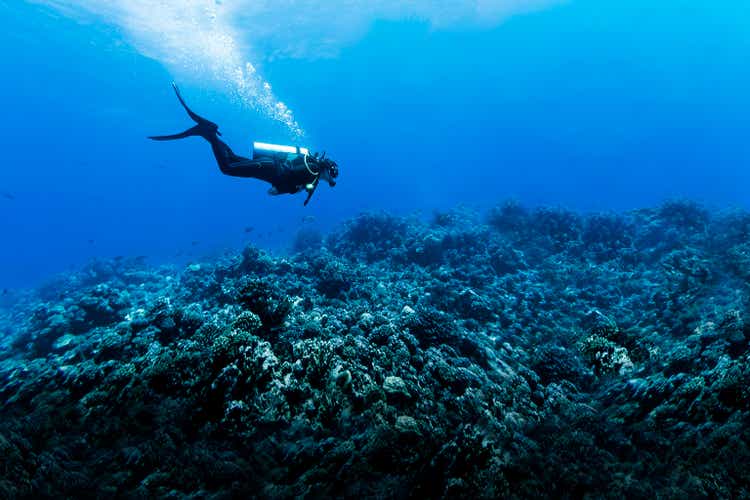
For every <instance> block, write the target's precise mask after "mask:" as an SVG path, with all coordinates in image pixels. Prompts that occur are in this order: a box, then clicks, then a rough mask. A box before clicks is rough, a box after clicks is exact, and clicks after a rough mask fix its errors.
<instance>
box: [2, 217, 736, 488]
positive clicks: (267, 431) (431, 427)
mask: <svg viewBox="0 0 750 500" xmlns="http://www.w3.org/2000/svg"><path fill="white" fill-rule="evenodd" d="M749 230H750V213H748V212H745V211H731V212H714V211H710V210H707V209H705V208H703V207H701V206H698V205H696V204H693V203H688V202H671V203H667V204H664V205H662V206H660V207H657V208H653V209H644V210H637V211H632V212H628V213H623V214H604V215H602V214H598V215H580V214H576V213H573V212H569V211H565V210H561V209H546V208H541V209H534V210H527V209H525V208H523V207H522V206H519V205H518V204H516V203H506V204H503V205H501V206H498V207H497V208H496V209H494V210H492V211H490V213H488V214H483V215H479V214H476V213H473V212H472V211H469V210H463V209H459V210H455V211H452V212H446V213H438V214H435V216H434V218H433V220H432V221H431V222H429V223H427V222H420V221H419V220H418V219H412V218H400V217H394V216H390V215H387V214H367V215H362V216H360V217H358V218H356V219H353V220H351V221H349V222H348V223H346V224H344V225H343V226H342V227H341V228H340V230H338V231H336V232H334V233H332V234H330V235H327V236H325V237H324V236H322V235H320V234H319V233H316V232H315V231H313V230H310V229H307V230H305V231H302V232H301V233H300V234H299V235H298V237H297V239H296V241H295V245H294V249H295V252H294V253H293V254H292V255H291V256H288V257H283V258H282V257H272V256H270V255H268V254H266V253H264V252H262V251H259V250H258V249H256V248H254V247H248V248H246V249H245V250H244V251H243V252H242V253H241V254H240V255H235V256H229V257H225V258H221V259H217V260H215V261H211V262H200V263H194V264H191V265H189V266H187V267H186V268H184V269H179V270H176V269H174V268H170V267H160V268H153V267H149V266H147V265H146V264H145V263H144V262H143V261H142V260H139V259H119V260H112V261H97V262H94V263H92V264H91V265H89V266H88V267H86V268H85V269H83V270H81V271H80V272H76V273H73V274H69V275H66V276H62V277H60V278H59V279H57V280H55V281H54V282H52V283H50V284H49V285H47V286H45V287H43V288H41V289H39V290H37V291H35V292H32V293H27V294H25V295H23V296H22V297H19V298H17V302H16V303H15V305H13V306H12V307H9V308H7V309H5V310H3V312H2V313H1V314H2V317H0V325H2V331H3V335H4V337H5V339H6V340H5V342H3V344H2V347H0V400H2V401H3V404H2V409H1V410H0V496H1V497H40V496H47V497H55V498H61V497H76V498H80V497H94V496H96V497H118V498H147V497H149V498H154V497H169V498H182V497H190V498H247V497H292V496H303V497H313V498H316V497H324V496H325V497H328V496H335V497H338V496H346V497H349V496H360V497H375V498H390V497H399V498H400V497H419V498H422V497H441V496H443V497H465V498H477V497H504V498H542V497H567V498H580V497H591V498H594V497H595V498H600V497H607V498H615V497H616V498H622V497H627V498H701V497H702V498H716V497H719V498H740V497H748V496H750V472H749V471H750V468H749V467H750V449H749V448H748V444H749V443H750V425H749V424H750V419H749V418H748V415H749V412H750V354H749V353H750V350H749V349H748V340H750V318H748V312H749V311H750V309H749V308H748V296H749V291H750V290H749V289H748V279H750V239H749V238H748V235H749Z"/></svg>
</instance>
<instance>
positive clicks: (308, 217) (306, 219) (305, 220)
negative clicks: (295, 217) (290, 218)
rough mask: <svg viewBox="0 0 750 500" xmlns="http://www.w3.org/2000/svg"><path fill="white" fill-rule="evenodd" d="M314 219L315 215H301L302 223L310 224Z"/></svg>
mask: <svg viewBox="0 0 750 500" xmlns="http://www.w3.org/2000/svg"><path fill="white" fill-rule="evenodd" d="M315 220H316V219H315V216H313V215H305V216H304V217H302V224H312V223H313V222H315Z"/></svg>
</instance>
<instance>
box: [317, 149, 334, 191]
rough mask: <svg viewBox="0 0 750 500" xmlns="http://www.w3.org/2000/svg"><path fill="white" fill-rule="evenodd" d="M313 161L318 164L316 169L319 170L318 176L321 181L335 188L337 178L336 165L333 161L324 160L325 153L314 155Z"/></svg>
mask: <svg viewBox="0 0 750 500" xmlns="http://www.w3.org/2000/svg"><path fill="white" fill-rule="evenodd" d="M315 159H316V160H317V162H318V168H320V176H321V177H322V178H323V180H325V181H327V182H328V184H329V185H330V186H331V187H333V186H335V185H336V177H338V176H339V166H338V164H337V163H336V162H335V161H333V160H331V159H329V158H326V154H325V153H323V154H322V155H320V156H318V155H315Z"/></svg>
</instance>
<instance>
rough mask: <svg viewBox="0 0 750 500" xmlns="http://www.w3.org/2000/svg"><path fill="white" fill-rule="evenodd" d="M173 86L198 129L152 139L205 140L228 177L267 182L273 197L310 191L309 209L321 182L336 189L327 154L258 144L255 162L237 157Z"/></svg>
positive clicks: (335, 173)
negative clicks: (249, 178)
mask: <svg viewBox="0 0 750 500" xmlns="http://www.w3.org/2000/svg"><path fill="white" fill-rule="evenodd" d="M172 86H173V87H174V91H175V94H177V99H179V100H180V104H182V107H184V108H185V111H187V114H188V115H189V116H190V118H192V119H193V121H194V122H195V123H197V125H196V126H195V127H192V128H190V129H188V130H186V131H184V132H182V133H181V134H174V135H157V136H152V137H149V139H153V140H155V141H172V140H175V139H183V138H185V137H192V136H200V137H203V138H204V139H206V140H207V141H208V142H209V143H210V144H211V149H212V150H213V152H214V156H215V157H216V162H217V163H218V164H219V168H220V169H221V171H222V172H223V173H224V174H226V175H231V176H233V177H251V178H253V179H260V180H262V181H266V182H268V183H270V184H271V186H272V187H271V189H270V190H269V191H268V192H269V193H270V194H295V193H299V192H300V191H302V190H303V189H304V190H306V191H307V198H306V199H305V205H307V203H308V202H309V201H310V198H311V197H312V195H313V193H314V192H315V189H317V187H318V183H319V182H320V180H321V179H323V180H325V181H327V182H328V184H329V185H330V186H331V187H333V186H335V185H336V177H338V175H339V168H338V165H337V164H336V162H335V161H333V160H330V159H328V158H326V157H325V153H323V154H322V155H318V154H312V155H310V154H309V153H308V151H307V150H306V149H304V148H299V147H291V146H275V145H272V144H261V143H256V144H255V146H256V147H255V150H254V151H253V158H252V159H250V158H243V157H242V156H238V155H236V154H234V152H233V151H232V150H231V149H230V148H229V146H227V145H226V143H224V141H222V140H221V139H219V137H218V136H220V135H221V133H220V132H219V126H218V125H216V124H215V123H213V122H210V121H208V120H206V119H205V118H203V117H201V116H198V115H197V114H195V113H193V111H192V110H191V109H190V108H188V106H187V104H185V101H184V100H183V99H182V95H180V90H179V89H178V88H177V85H175V84H174V83H173V84H172Z"/></svg>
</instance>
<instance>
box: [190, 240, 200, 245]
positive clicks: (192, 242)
mask: <svg viewBox="0 0 750 500" xmlns="http://www.w3.org/2000/svg"><path fill="white" fill-rule="evenodd" d="M200 243H201V242H200V241H198V240H193V241H191V242H190V244H191V245H192V246H197V245H200Z"/></svg>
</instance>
